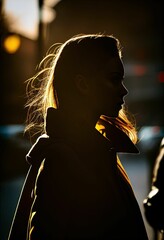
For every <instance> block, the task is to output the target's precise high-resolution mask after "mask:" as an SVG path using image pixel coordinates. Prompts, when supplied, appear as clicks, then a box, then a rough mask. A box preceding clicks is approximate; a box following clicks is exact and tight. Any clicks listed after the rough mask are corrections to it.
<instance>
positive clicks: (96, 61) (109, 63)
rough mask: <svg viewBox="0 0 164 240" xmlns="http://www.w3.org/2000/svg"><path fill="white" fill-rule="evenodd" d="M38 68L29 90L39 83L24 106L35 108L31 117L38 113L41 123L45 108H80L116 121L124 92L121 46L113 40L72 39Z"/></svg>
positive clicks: (95, 37)
mask: <svg viewBox="0 0 164 240" xmlns="http://www.w3.org/2000/svg"><path fill="white" fill-rule="evenodd" d="M40 66H41V67H43V69H42V70H41V71H40V72H39V74H37V75H36V76H35V77H34V78H32V80H31V81H30V82H29V83H28V86H31V82H32V84H33V83H34V82H37V81H38V78H39V79H40V78H41V79H42V82H41V86H40V87H39V91H38V93H37V95H35V97H34V98H31V96H29V97H30V98H29V99H30V100H29V102H28V103H27V106H28V107H29V111H30V110H31V109H32V108H33V107H34V106H36V107H37V109H36V112H35V115H33V116H37V112H38V113H40V115H39V116H41V118H43V120H44V118H45V115H46V111H47V108H48V107H54V108H61V109H69V108H73V109H75V110H76V111H77V110H78V109H79V108H81V107H82V106H83V107H86V108H87V110H90V111H93V112H95V113H96V111H97V115H99V117H100V115H107V117H114V118H117V117H118V112H119V110H120V109H121V104H122V103H123V96H124V95H126V93H127V90H126V89H125V88H124V86H123V84H122V80H123V77H124V68H123V64H122V61H121V46H120V43H119V41H118V39H116V38H115V37H113V36H108V35H103V34H91V35H78V36H75V37H72V38H71V39H69V40H68V41H66V42H65V43H64V44H61V45H60V46H58V48H56V49H55V51H54V52H52V48H51V50H50V51H49V52H48V54H47V56H46V57H45V59H44V60H43V61H42V62H41V65H40ZM30 93H32V94H33V92H30ZM29 116H30V115H29ZM37 118H38V117H37ZM125 122H126V121H125Z"/></svg>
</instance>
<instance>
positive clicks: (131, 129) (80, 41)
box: [25, 34, 137, 143]
mask: <svg viewBox="0 0 164 240" xmlns="http://www.w3.org/2000/svg"><path fill="white" fill-rule="evenodd" d="M95 40H96V41H99V42H100V41H102V40H103V41H104V42H105V44H104V43H103V44H102V42H101V44H99V45H101V49H100V52H101V51H102V47H103V48H104V49H103V51H104V53H105V54H106V52H108V55H110V56H111V57H112V56H115V55H119V56H120V57H121V45H120V43H119V40H118V39H116V38H115V37H113V36H112V35H110V36H109V35H104V34H89V35H76V36H74V37H72V38H71V39H69V40H68V41H66V42H65V43H64V44H54V45H53V46H51V47H50V49H49V50H48V52H47V54H46V57H45V58H44V59H43V60H42V61H41V62H40V64H39V66H38V70H39V71H38V73H37V74H36V75H34V76H33V77H32V78H30V79H28V80H27V85H26V92H27V103H26V105H25V107H27V108H28V111H27V119H26V128H25V132H27V131H28V132H33V131H34V133H35V134H36V133H44V132H45V123H46V113H47V109H48V108H49V107H53V108H56V109H57V108H59V102H60V99H59V102H58V98H57V94H56V87H55V85H57V86H58V85H60V84H62V83H61V81H64V80H63V78H64V75H62V74H64V73H63V72H64V69H63V68H64V67H65V66H66V64H67V65H69V64H68V63H70V57H69V56H71V58H72V59H73V58H74V59H73V60H72V64H73V63H75V62H77V61H78V60H79V58H80V56H79V55H80V54H81V55H82V54H83V55H84V52H85V53H86V56H83V55H82V56H83V58H85V57H88V55H89V53H88V52H89V51H87V50H86V51H84V49H86V47H88V49H89V50H90V48H91V47H92V46H93V45H94V43H95V44H97V43H96V41H95ZM88 43H91V44H90V45H89V46H88ZM81 46H82V47H81ZM80 47H81V50H79V49H80ZM74 49H75V50H74ZM95 49H96V51H98V46H97V45H95V46H94V49H93V51H92V52H91V54H90V55H91V56H90V57H91V59H92V58H93V59H94V57H93V56H92V55H93V54H96V53H95ZM73 51H74V52H75V54H73ZM77 51H78V53H77ZM77 56H78V59H77ZM108 57H109V56H108ZM63 59H64V60H63ZM64 61H65V62H66V61H67V63H66V64H65V62H64ZM85 61H86V60H85ZM85 61H84V62H85ZM63 62H64V64H65V66H63V65H64V64H63ZM78 66H79V67H80V68H82V67H83V64H82V63H81V62H80V64H79V65H78V64H77V65H76V67H78ZM67 67H68V66H67ZM74 69H75V68H74ZM83 69H85V67H84V68H83ZM67 74H70V70H69V71H68V73H67ZM61 75H62V77H61ZM59 80H60V81H59ZM107 123H109V124H112V125H115V126H116V127H118V128H119V129H121V130H122V131H123V132H125V133H126V134H127V135H128V136H129V138H130V139H131V140H132V141H133V143H136V142H137V133H136V128H135V122H134V119H133V120H132V119H129V117H128V114H127V112H126V110H125V109H121V110H120V112H119V116H118V117H117V118H110V117H107V116H101V117H100V119H99V121H98V123H97V128H98V129H101V128H104V129H105V125H106V124H107ZM100 126H101V127H100Z"/></svg>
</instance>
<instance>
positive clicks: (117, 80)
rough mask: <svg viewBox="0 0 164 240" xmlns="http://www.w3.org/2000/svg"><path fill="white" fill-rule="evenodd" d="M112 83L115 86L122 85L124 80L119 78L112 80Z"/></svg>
mask: <svg viewBox="0 0 164 240" xmlns="http://www.w3.org/2000/svg"><path fill="white" fill-rule="evenodd" d="M111 81H112V83H114V84H120V83H122V81H123V79H121V78H118V77H113V78H112V79H111Z"/></svg>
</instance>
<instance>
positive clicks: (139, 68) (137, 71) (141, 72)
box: [133, 65, 147, 76]
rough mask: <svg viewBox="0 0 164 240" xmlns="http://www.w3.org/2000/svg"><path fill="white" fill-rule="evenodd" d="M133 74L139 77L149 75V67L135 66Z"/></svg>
mask: <svg viewBox="0 0 164 240" xmlns="http://www.w3.org/2000/svg"><path fill="white" fill-rule="evenodd" d="M133 72H134V73H135V75H137V76H143V75H145V74H146V73H147V67H146V66H144V65H134V66H133Z"/></svg>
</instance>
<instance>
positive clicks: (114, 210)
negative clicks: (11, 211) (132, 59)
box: [26, 34, 148, 240]
mask: <svg viewBox="0 0 164 240" xmlns="http://www.w3.org/2000/svg"><path fill="white" fill-rule="evenodd" d="M42 66H43V68H42V69H41V71H40V72H39V74H37V75H36V76H35V77H34V78H32V79H31V80H30V82H29V83H28V87H32V88H31V89H32V90H30V91H29V101H28V104H27V106H28V107H29V112H28V113H29V115H28V123H29V125H27V128H26V130H30V129H32V127H35V129H36V128H37V127H41V129H42V130H43V133H44V135H42V136H41V137H40V138H39V139H38V140H37V142H36V144H34V146H33V147H32V149H31V150H30V152H29V153H28V155H27V160H28V162H30V164H31V165H32V167H33V168H35V169H37V167H38V166H40V168H39V171H38V175H37V179H36V182H35V188H34V191H33V204H32V207H31V211H30V216H29V221H28V222H29V224H28V234H27V235H28V236H27V239H31V240H35V239H37V240H42V239H44V240H45V239H110V240H114V239H126V240H128V239H130V240H131V239H133V240H134V239H136V240H139V239H140V240H144V239H148V238H147V234H146V231H145V227H144V223H143V220H142V217H141V213H140V209H139V207H138V204H137V201H136V199H135V196H134V193H133V190H132V187H131V184H130V181H129V178H128V176H127V174H126V172H125V170H124V169H123V167H122V165H121V163H120V161H119V159H118V157H117V152H128V153H130V152H132V153H137V152H138V150H137V149H136V147H135V146H134V144H133V143H132V141H133V142H134V143H136V141H137V136H136V131H135V127H134V126H133V124H132V123H131V122H130V121H129V120H128V118H127V117H126V114H125V110H124V109H123V105H124V96H125V95H126V94H127V93H128V92H127V89H126V88H125V86H124V83H123V79H124V67H123V63H122V60H121V46H120V43H119V41H118V40H117V39H116V38H115V37H113V36H108V35H103V34H91V35H78V36H75V37H72V38H71V39H69V40H68V41H66V42H65V43H64V44H62V45H60V46H59V47H58V48H57V49H56V51H55V52H53V53H52V51H51V53H48V55H47V57H46V58H45V59H44V60H43V61H42V63H41V67H42ZM39 81H41V85H39V87H38V86H37V84H38V82H39ZM35 83H36V85H35ZM37 89H39V91H37ZM31 94H32V95H31ZM130 139H131V140H132V141H131V140H130ZM32 187H33V186H32V185H31V188H32Z"/></svg>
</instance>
